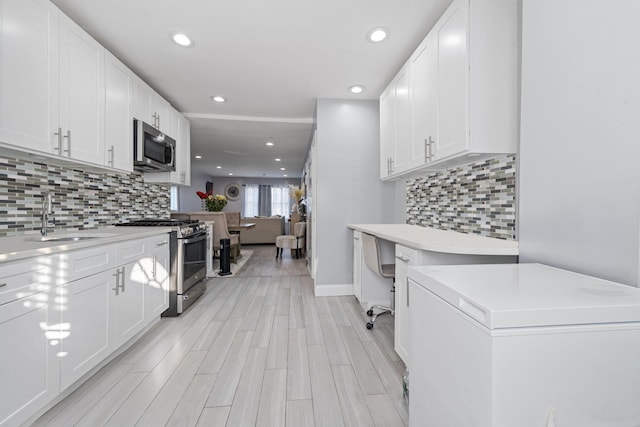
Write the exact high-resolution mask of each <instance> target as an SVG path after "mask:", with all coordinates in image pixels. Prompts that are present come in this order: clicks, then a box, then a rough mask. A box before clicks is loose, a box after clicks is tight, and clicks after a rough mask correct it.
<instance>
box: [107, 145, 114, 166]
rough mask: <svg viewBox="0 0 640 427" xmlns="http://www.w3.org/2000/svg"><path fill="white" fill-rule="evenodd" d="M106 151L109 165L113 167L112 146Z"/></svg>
mask: <svg viewBox="0 0 640 427" xmlns="http://www.w3.org/2000/svg"><path fill="white" fill-rule="evenodd" d="M107 151H108V152H109V164H110V165H111V167H113V145H112V146H111V148H109V150H107Z"/></svg>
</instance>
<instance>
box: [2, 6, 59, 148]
mask: <svg viewBox="0 0 640 427" xmlns="http://www.w3.org/2000/svg"><path fill="white" fill-rule="evenodd" d="M58 17H59V15H58V10H57V9H56V8H55V7H54V6H53V5H52V4H51V3H50V2H49V1H47V0H20V1H16V0H0V143H8V144H11V145H12V146H15V147H22V148H23V149H25V148H26V149H30V150H35V151H38V152H45V153H56V151H55V150H56V149H58V150H59V146H58V145H57V144H58V140H57V138H54V132H56V131H57V129H58V125H59V114H58V111H59V104H58V99H59V74H58V63H59V50H58V47H59V46H58V38H59V21H58ZM17 28H19V29H20V31H16V30H15V29H17ZM12 29H13V30H12Z"/></svg>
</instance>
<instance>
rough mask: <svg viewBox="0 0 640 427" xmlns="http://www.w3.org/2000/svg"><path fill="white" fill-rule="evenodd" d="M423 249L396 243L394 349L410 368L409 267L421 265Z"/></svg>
mask: <svg viewBox="0 0 640 427" xmlns="http://www.w3.org/2000/svg"><path fill="white" fill-rule="evenodd" d="M420 256H421V251H419V250H416V249H411V248H407V247H405V246H402V245H396V306H395V308H396V312H395V317H394V349H395V351H396V353H398V356H400V358H401V359H402V360H403V361H404V364H405V366H406V367H407V368H409V339H410V331H411V329H410V327H411V325H410V323H409V289H408V288H409V283H408V276H407V273H408V268H409V266H412V265H419V264H420V261H421V258H420Z"/></svg>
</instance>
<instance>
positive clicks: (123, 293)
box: [112, 257, 152, 347]
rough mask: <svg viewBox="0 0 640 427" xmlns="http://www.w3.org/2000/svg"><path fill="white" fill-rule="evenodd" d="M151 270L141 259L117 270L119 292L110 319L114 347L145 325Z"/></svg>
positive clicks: (148, 263) (149, 263) (148, 262)
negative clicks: (111, 320)
mask: <svg viewBox="0 0 640 427" xmlns="http://www.w3.org/2000/svg"><path fill="white" fill-rule="evenodd" d="M151 268H152V267H151V262H150V260H149V259H148V258H147V259H145V258H144V257H143V258H141V259H139V260H138V261H135V262H131V263H129V264H126V265H123V266H121V267H119V268H118V269H117V271H118V274H119V276H120V277H119V278H118V279H117V287H118V289H119V290H118V292H116V294H117V295H116V297H115V304H114V305H113V317H112V319H113V328H114V334H115V335H114V336H115V338H114V342H115V345H116V347H119V346H121V345H122V344H124V343H125V342H127V341H128V340H130V339H131V338H133V337H134V336H135V335H136V334H137V333H138V332H140V331H142V329H144V327H145V325H146V321H145V294H146V288H147V284H148V282H149V278H150V274H151V271H150V270H151Z"/></svg>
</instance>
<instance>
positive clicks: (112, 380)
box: [35, 245, 408, 427]
mask: <svg viewBox="0 0 640 427" xmlns="http://www.w3.org/2000/svg"><path fill="white" fill-rule="evenodd" d="M251 249H252V250H253V251H254V252H253V256H252V257H251V259H249V260H248V261H247V263H246V264H245V266H244V267H243V268H242V269H241V270H240V271H239V272H238V273H237V274H236V275H234V277H232V278H213V279H210V280H209V283H208V289H207V293H206V294H205V295H204V296H203V297H202V298H200V300H199V301H198V302H197V303H196V304H194V305H193V306H192V307H191V308H190V309H189V310H188V311H187V312H185V313H184V314H183V315H181V316H179V317H176V318H163V319H162V320H161V321H160V323H159V324H158V325H157V326H155V327H154V328H153V329H152V330H151V331H150V332H149V333H147V334H146V335H145V336H144V337H142V339H140V340H139V341H138V342H137V343H136V344H134V345H133V346H132V347H131V348H130V349H129V350H128V351H127V352H126V353H124V354H123V355H122V356H120V357H118V358H117V359H115V360H114V361H113V362H111V363H110V364H108V365H107V366H105V367H104V368H103V369H101V370H100V371H99V372H98V373H97V374H96V375H95V376H93V377H92V378H91V379H89V380H88V381H87V382H86V383H84V384H83V385H82V386H81V387H80V388H78V389H77V390H76V391H75V392H74V393H72V394H71V395H70V396H68V397H67V398H66V399H64V400H63V401H61V402H60V403H59V404H58V405H56V406H54V407H53V408H51V410H49V411H48V412H47V413H45V414H44V415H43V416H42V417H40V418H39V419H38V420H37V421H36V423H35V425H36V426H64V427H69V426H92V427H95V426H103V425H107V426H117V427H123V426H134V425H137V426H153V427H157V426H180V427H188V426H214V427H217V426H220V427H222V426H229V427H238V426H265V427H277V426H283V427H284V426H286V427H304V426H318V427H324V426H327V427H339V426H364V427H373V426H406V425H408V413H407V407H406V405H405V403H404V401H403V399H402V374H403V372H404V365H403V363H402V361H401V360H400V359H399V357H398V355H397V354H396V353H395V352H394V350H393V318H392V317H390V316H383V317H381V318H380V319H379V320H377V321H376V326H375V328H374V329H373V330H371V331H370V330H367V329H366V328H365V323H366V321H367V319H368V318H367V316H366V315H365V313H364V312H363V310H362V309H361V307H360V305H359V304H358V303H357V301H356V300H355V298H354V297H351V296H349V297H347V296H344V297H314V296H313V289H312V281H311V278H310V277H309V275H308V274H307V267H306V265H305V261H304V260H302V259H300V260H296V259H293V258H291V256H290V254H289V253H286V254H285V255H284V256H283V259H281V260H276V259H275V248H274V247H273V246H258V245H256V246H252V247H251Z"/></svg>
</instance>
